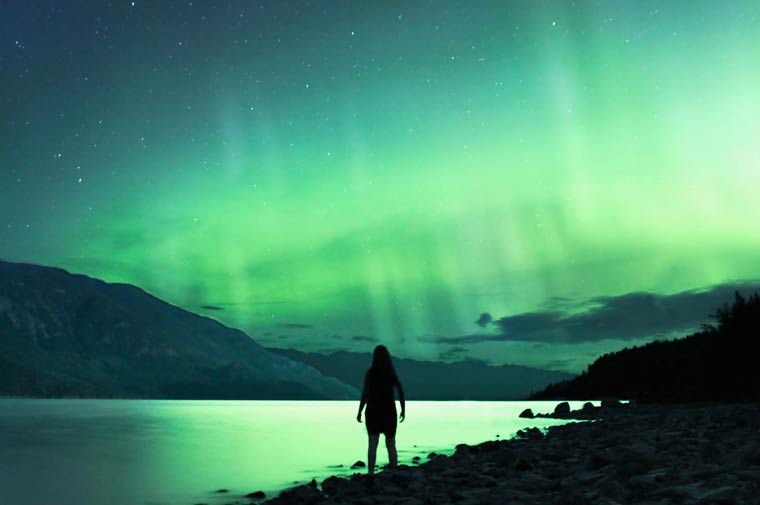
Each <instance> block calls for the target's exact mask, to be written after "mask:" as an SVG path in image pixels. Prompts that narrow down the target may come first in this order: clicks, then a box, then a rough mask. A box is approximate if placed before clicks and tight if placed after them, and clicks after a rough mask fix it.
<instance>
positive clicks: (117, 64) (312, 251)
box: [0, 2, 760, 369]
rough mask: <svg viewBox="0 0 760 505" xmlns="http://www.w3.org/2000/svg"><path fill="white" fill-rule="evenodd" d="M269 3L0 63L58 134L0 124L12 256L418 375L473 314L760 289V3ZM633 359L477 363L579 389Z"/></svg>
mask: <svg viewBox="0 0 760 505" xmlns="http://www.w3.org/2000/svg"><path fill="white" fill-rule="evenodd" d="M271 7H272V10H271V11H264V12H258V11H257V12H255V13H254V12H252V13H250V15H245V16H243V17H242V18H236V20H235V23H234V24H231V23H230V19H228V17H225V16H226V15H227V14H223V13H220V12H216V11H213V12H212V11H209V12H206V13H201V10H202V9H203V7H201V6H194V7H193V9H194V11H193V15H192V16H190V15H188V17H187V18H186V19H185V18H184V17H182V16H181V15H180V16H177V15H176V13H175V12H173V11H172V13H169V12H168V11H167V12H165V13H164V12H161V10H162V9H167V7H166V6H163V5H147V4H146V5H145V6H141V5H138V6H137V8H136V9H133V10H132V11H130V12H129V13H121V12H120V11H118V10H111V11H108V12H105V11H104V12H102V13H100V12H98V13H93V16H92V17H93V19H94V18H95V15H96V14H98V15H100V16H101V18H102V19H103V23H105V24H110V25H111V26H112V29H111V30H110V32H109V33H110V35H109V36H110V37H111V38H110V39H109V43H110V44H112V45H113V47H115V48H118V52H108V51H109V49H108V48H107V47H103V48H96V49H94V51H95V53H94V54H93V53H89V52H82V51H75V52H74V54H75V56H74V57H73V59H71V58H70V57H69V56H66V60H65V61H66V65H65V69H64V68H63V67H61V68H56V67H55V65H52V66H51V65H50V64H49V61H48V60H43V58H42V56H41V54H42V53H43V52H44V51H48V52H49V51H52V52H53V55H54V56H55V55H57V54H59V52H60V53H61V54H67V55H68V51H69V50H70V49H72V48H74V47H75V46H78V45H81V44H82V43H83V39H82V37H83V35H82V33H84V31H82V30H79V31H76V32H74V31H72V32H71V33H68V32H67V33H65V34H64V35H63V38H62V41H61V43H60V44H58V45H57V46H56V47H52V46H50V45H44V44H43V45H41V46H39V47H38V46H36V45H35V44H32V43H31V42H30V43H29V44H27V45H26V47H25V48H24V51H25V53H23V55H24V57H28V58H29V59H28V60H23V61H21V60H17V59H11V58H6V62H5V63H4V65H6V66H7V68H6V70H7V71H8V75H15V74H18V73H21V71H19V72H15V66H19V68H30V72H31V74H30V75H29V77H28V79H34V78H35V76H37V77H38V80H37V82H38V85H37V86H36V87H32V88H28V87H27V86H28V85H27V84H26V82H25V81H19V82H15V81H14V82H13V83H11V84H10V87H12V88H13V87H18V90H17V91H18V94H19V96H23V97H26V98H28V101H29V102H30V103H31V102H39V101H43V102H44V103H48V102H49V101H50V100H51V98H50V97H51V96H53V94H56V97H58V98H56V105H55V107H56V108H55V114H56V115H60V116H61V118H60V119H59V120H58V121H57V122H55V123H53V122H50V121H43V118H44V117H46V115H47V114H48V112H47V111H41V110H37V109H33V108H24V107H26V106H24V105H12V106H11V107H10V110H6V112H5V114H4V115H6V116H8V115H10V117H12V118H14V120H15V121H16V123H17V124H23V123H24V121H27V120H28V121H30V122H31V124H34V125H36V126H35V128H34V129H33V130H23V129H21V130H14V132H13V133H12V134H9V135H5V136H4V138H3V139H2V140H0V143H2V144H0V147H2V148H1V149H0V162H1V163H2V165H3V166H13V167H16V168H14V173H13V174H10V175H9V174H8V173H6V172H5V171H3V173H2V174H0V178H2V179H0V182H1V183H0V196H1V197H2V198H0V210H1V211H2V213H1V214H2V215H3V216H4V218H5V219H7V220H8V224H10V225H12V226H10V227H6V226H5V224H6V223H3V226H1V227H0V256H2V257H5V258H7V259H15V260H25V261H35V262H41V263H46V264H52V265H58V266H63V267H66V268H69V269H71V270H73V271H78V272H84V273H88V274H90V275H93V276H98V277H103V278H105V279H109V280H118V281H126V282H131V283H135V284H137V285H140V286H142V287H145V288H146V289H147V290H149V291H151V292H153V293H155V294H157V295H159V296H160V297H162V298H165V299H167V300H169V301H172V302H174V303H177V304H179V305H182V306H183V307H186V308H188V309H190V310H196V311H203V310H204V309H202V308H201V306H204V305H205V306H213V307H216V308H218V309H224V310H213V311H208V312H207V313H208V314H211V315H213V316H214V317H217V318H219V319H220V320H222V321H224V322H226V323H229V324H231V325H236V326H239V327H241V328H243V329H245V330H247V331H249V332H250V333H251V334H252V335H253V336H254V337H255V338H256V339H257V340H259V341H261V342H263V343H265V344H269V345H278V346H296V347H300V348H304V349H307V350H308V349H337V348H351V349H357V350H358V349H365V348H366V346H367V345H368V344H367V342H363V341H362V340H359V339H352V338H351V337H352V336H356V335H369V336H371V337H377V338H379V339H380V340H382V341H385V342H387V343H389V345H391V346H392V351H394V352H395V353H398V354H406V355H411V356H416V357H424V358H435V357H438V356H439V355H440V353H441V352H444V351H446V350H447V349H449V348H448V347H446V346H443V345H441V344H433V343H430V342H432V341H436V337H441V336H444V337H447V336H448V337H454V336H461V335H465V334H468V333H472V332H475V331H477V330H479V328H478V327H477V326H476V325H474V323H473V321H475V320H476V319H477V317H478V315H479V314H480V313H481V312H485V311H487V312H490V313H491V314H493V315H494V317H497V318H498V317H501V316H504V315H508V314H515V313H520V312H526V311H532V310H536V309H538V308H540V307H541V306H542V305H543V304H545V303H546V302H547V301H549V300H551V299H553V298H554V297H565V298H569V299H570V300H573V301H575V302H582V301H584V300H587V299H589V298H591V297H594V296H602V295H607V296H616V295H621V294H624V293H627V292H632V291H651V292H654V293H659V294H670V293H675V292H680V291H683V290H688V289H693V288H696V287H703V286H710V285H714V284H717V283H720V282H725V281H728V280H737V279H738V280H742V279H748V278H754V277H757V261H756V260H757V251H758V250H760V249H759V247H760V233H758V227H757V222H756V216H757V215H760V203H758V202H760V200H758V199H757V198H756V195H754V193H755V192H756V191H757V188H758V187H760V184H758V183H760V179H758V177H759V176H758V163H760V148H759V147H758V145H757V143H756V142H755V140H756V139H757V137H758V134H760V120H758V118H759V117H760V115H759V114H758V112H760V111H758V106H757V104H758V103H760V96H759V95H760V91H758V90H760V82H758V81H759V80H760V67H758V66H757V65H756V57H755V56H756V54H757V50H758V46H759V45H760V32H759V31H758V30H757V26H756V23H757V21H753V20H757V19H760V5H758V4H757V3H756V2H734V3H732V4H731V5H730V6H726V5H718V4H716V3H713V2H697V4H690V5H689V8H688V9H686V8H682V7H676V6H675V5H674V4H671V5H667V4H663V5H655V4H654V3H653V2H639V3H636V4H628V3H613V2H588V3H585V4H584V5H583V7H577V6H576V7H571V6H565V5H559V4H555V3H547V4H545V5H544V6H543V7H537V6H533V7H532V9H533V10H530V11H527V10H525V6H524V5H523V6H521V8H522V9H523V11H522V12H520V11H518V10H517V7H509V6H506V5H504V3H503V2H494V5H492V6H490V8H488V9H485V8H483V9H477V10H472V11H467V12H464V11H463V10H462V9H466V7H462V6H461V5H458V4H451V5H450V6H448V7H447V8H445V9H444V8H441V9H440V10H439V12H440V13H439V14H431V13H430V9H429V8H427V7H423V6H419V7H417V9H418V10H414V11H404V12H395V11H393V12H382V11H381V10H382V9H383V8H385V7H380V6H374V7H372V6H361V5H354V4H351V5H347V6H345V7H344V9H342V10H337V9H336V11H335V12H331V13H330V15H325V14H324V13H323V12H322V11H323V10H324V8H322V7H320V8H319V9H320V10H319V11H318V12H316V11H315V12H310V11H309V10H308V8H306V7H303V6H302V7H300V8H299V12H298V14H293V13H292V12H290V11H287V16H286V11H285V9H288V7H287V6H284V5H282V6H280V5H272V6H271ZM125 8H126V7H125ZM330 8H333V7H332V6H331V7H330ZM277 9H281V10H282V11H281V12H277ZM90 10H92V9H90ZM370 10H372V12H370ZM375 10H377V11H375ZM122 14H123V15H122ZM127 14H128V15H127ZM61 15H62V16H64V17H65V16H75V15H76V13H75V12H74V11H72V12H68V13H63V14H61ZM202 15H203V16H205V18H206V19H205V21H203V22H201V21H200V18H201V16H202ZM275 15H277V16H279V18H278V19H282V18H284V17H288V23H287V24H282V23H280V24H278V23H277V22H276V21H275V20H274V16H275ZM11 17H13V18H14V19H16V20H17V25H18V26H14V27H9V30H10V31H8V33H11V34H12V37H16V31H19V33H21V30H22V29H23V28H24V26H25V22H28V23H30V24H31V23H32V20H31V16H29V15H27V16H24V15H23V13H20V14H19V16H11ZM11 17H8V19H10V18H11ZM27 18H29V19H28V20H27ZM88 19H89V18H88ZM179 19H182V20H183V21H182V23H180V22H179V21H177V20H179ZM25 20H27V21H25ZM157 20H161V21H160V23H161V26H160V29H159V27H157V26H155V24H156V23H158V22H159V21H157ZM175 21H176V22H175ZM34 22H35V23H38V22H39V20H38V19H37V18H34ZM50 22H52V21H50ZM59 25H63V26H65V23H59ZM117 27H119V29H116V28H117ZM149 28H150V29H149ZM30 29H31V28H30ZM4 30H5V29H4ZM35 30H38V31H39V27H37V28H35ZM93 31H94V28H93ZM252 34H257V35H256V36H255V37H254V36H253V35H252ZM258 35H261V36H260V37H259V36H258ZM245 37H250V40H248V42H247V43H246V44H242V43H241V44H235V43H233V41H235V40H237V41H240V40H243V39H244V38H245ZM19 38H21V35H19ZM200 40H202V41H203V45H202V46H201V45H200ZM178 41H182V42H183V44H182V45H181V46H180V45H178ZM283 41H284V42H283ZM6 50H7V49H3V51H6ZM14 50H18V49H14ZM35 51H36V52H35ZM113 51H116V50H115V49H114V50H113ZM102 55H107V56H108V58H109V60H110V61H111V62H112V63H111V64H109V65H108V66H102V65H101V66H98V65H97V61H99V60H97V58H99V57H100V56H102ZM169 56H172V58H171V59H169V58H168V57H169ZM35 58H36V59H35ZM53 59H54V58H53ZM135 62H139V64H136V63H135ZM154 68H156V69H158V70H156V71H154V70H153V69H154ZM188 69H189V70H188ZM59 74H60V79H58V80H56V79H51V78H50V77H51V76H58V75H59ZM74 74H76V75H84V74H87V75H88V80H87V81H86V83H85V81H82V80H81V79H73V78H71V75H74ZM40 76H47V78H45V79H42V78H41V77H40ZM135 76H139V78H136V77H135ZM93 82H94V83H102V86H101V87H100V88H85V87H83V86H90V85H91V83H93ZM8 96H14V93H13V90H11V91H10V92H9V94H8ZM6 109H7V108H6ZM101 120H102V122H103V123H102V124H101V123H99V121H101ZM61 132H70V133H71V134H70V135H68V133H67V135H68V136H66V137H65V138H62V135H64V134H63V133H61ZM74 133H76V135H74ZM8 142H14V144H13V146H12V147H13V148H12V149H11V148H6V147H10V146H9V145H5V143H8ZM94 145H96V146H97V147H93V146H94ZM51 153H60V154H61V155H60V156H55V157H54V156H52V155H51ZM77 167H80V168H77ZM79 178H82V182H78V179H79ZM16 179H19V180H20V181H21V182H17V181H16ZM32 194H34V195H35V196H34V198H30V195H32ZM41 202H43V203H44V204H42V203H41ZM51 207H53V208H51ZM6 216H7V217H6ZM26 224H31V226H30V227H29V228H26V227H25V225H26ZM209 310H210V309H209ZM287 323H298V324H308V325H313V328H302V327H292V326H291V327H283V326H282V325H283V324H287ZM281 336H282V337H281ZM420 337H423V338H421V339H420ZM610 337H614V335H610ZM439 340H440V339H438V341H439ZM643 340H646V339H643ZM619 346H620V343H619V342H606V341H603V340H602V341H598V342H594V343H586V344H580V345H577V346H570V345H565V344H562V345H534V344H527V343H524V342H512V343H504V342H487V343H483V344H477V345H471V346H469V347H468V352H469V354H470V355H471V356H474V357H480V358H488V359H490V360H493V361H495V362H505V361H509V362H517V363H529V364H549V363H554V364H555V365H556V366H563V367H566V368H571V369H573V368H577V366H579V364H581V363H585V362H586V361H587V360H588V358H589V356H592V355H594V354H598V353H599V352H601V351H604V350H608V349H612V348H616V347H619ZM571 358H572V359H571ZM562 360H565V361H564V364H563V362H562ZM568 360H569V361H568Z"/></svg>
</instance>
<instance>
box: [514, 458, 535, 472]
mask: <svg viewBox="0 0 760 505" xmlns="http://www.w3.org/2000/svg"><path fill="white" fill-rule="evenodd" d="M515 470H516V471H518V472H527V471H529V470H533V465H532V464H531V463H530V461H528V460H527V459H522V458H520V459H519V460H518V461H517V464H515Z"/></svg>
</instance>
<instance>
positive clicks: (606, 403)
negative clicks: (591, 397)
mask: <svg viewBox="0 0 760 505" xmlns="http://www.w3.org/2000/svg"><path fill="white" fill-rule="evenodd" d="M622 405H623V404H622V403H620V400H616V399H615V398H608V399H606V400H602V408H605V409H607V408H615V407H620V406H622Z"/></svg>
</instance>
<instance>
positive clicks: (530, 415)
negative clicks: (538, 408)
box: [520, 409, 536, 419]
mask: <svg viewBox="0 0 760 505" xmlns="http://www.w3.org/2000/svg"><path fill="white" fill-rule="evenodd" d="M520 417H522V418H524V419H533V418H534V417H536V416H535V415H533V410H532V409H525V410H523V411H522V412H520Z"/></svg>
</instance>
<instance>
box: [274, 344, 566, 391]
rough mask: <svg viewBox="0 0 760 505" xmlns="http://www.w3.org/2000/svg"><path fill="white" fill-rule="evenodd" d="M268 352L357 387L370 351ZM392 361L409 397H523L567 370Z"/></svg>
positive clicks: (559, 378) (561, 377) (466, 362)
mask: <svg viewBox="0 0 760 505" xmlns="http://www.w3.org/2000/svg"><path fill="white" fill-rule="evenodd" d="M268 350H269V351H271V352H273V353H275V354H279V355H281V356H285V357H287V358H290V359H292V360H294V361H300V362H302V363H305V364H308V365H310V366H313V367H314V368H316V369H317V370H319V371H320V372H321V373H322V374H323V375H326V376H328V377H335V378H336V379H338V380H340V381H341V382H344V383H346V384H350V385H351V386H353V387H355V388H356V389H359V390H361V388H362V381H363V379H364V373H365V372H366V371H367V367H368V366H369V364H370V361H371V358H372V355H371V354H369V353H356V352H347V351H339V352H334V353H331V354H320V353H314V352H309V353H306V352H300V351H297V350H294V349H274V348H269V349H268ZM393 365H394V367H395V368H396V372H397V373H398V375H399V378H400V380H401V382H402V384H403V386H404V393H405V395H406V397H407V399H410V400H523V399H525V398H526V397H528V396H529V395H530V394H531V393H534V392H537V391H540V390H542V389H543V388H545V387H546V386H547V385H549V384H550V383H552V382H557V381H563V380H567V379H570V378H572V377H574V376H573V375H570V374H568V373H564V372H555V371H550V370H542V369H538V368H530V367H525V366H518V365H501V366H492V365H488V364H486V363H484V362H482V361H477V360H463V361H456V362H453V363H443V362H437V361H417V360H413V359H402V358H394V359H393Z"/></svg>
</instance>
